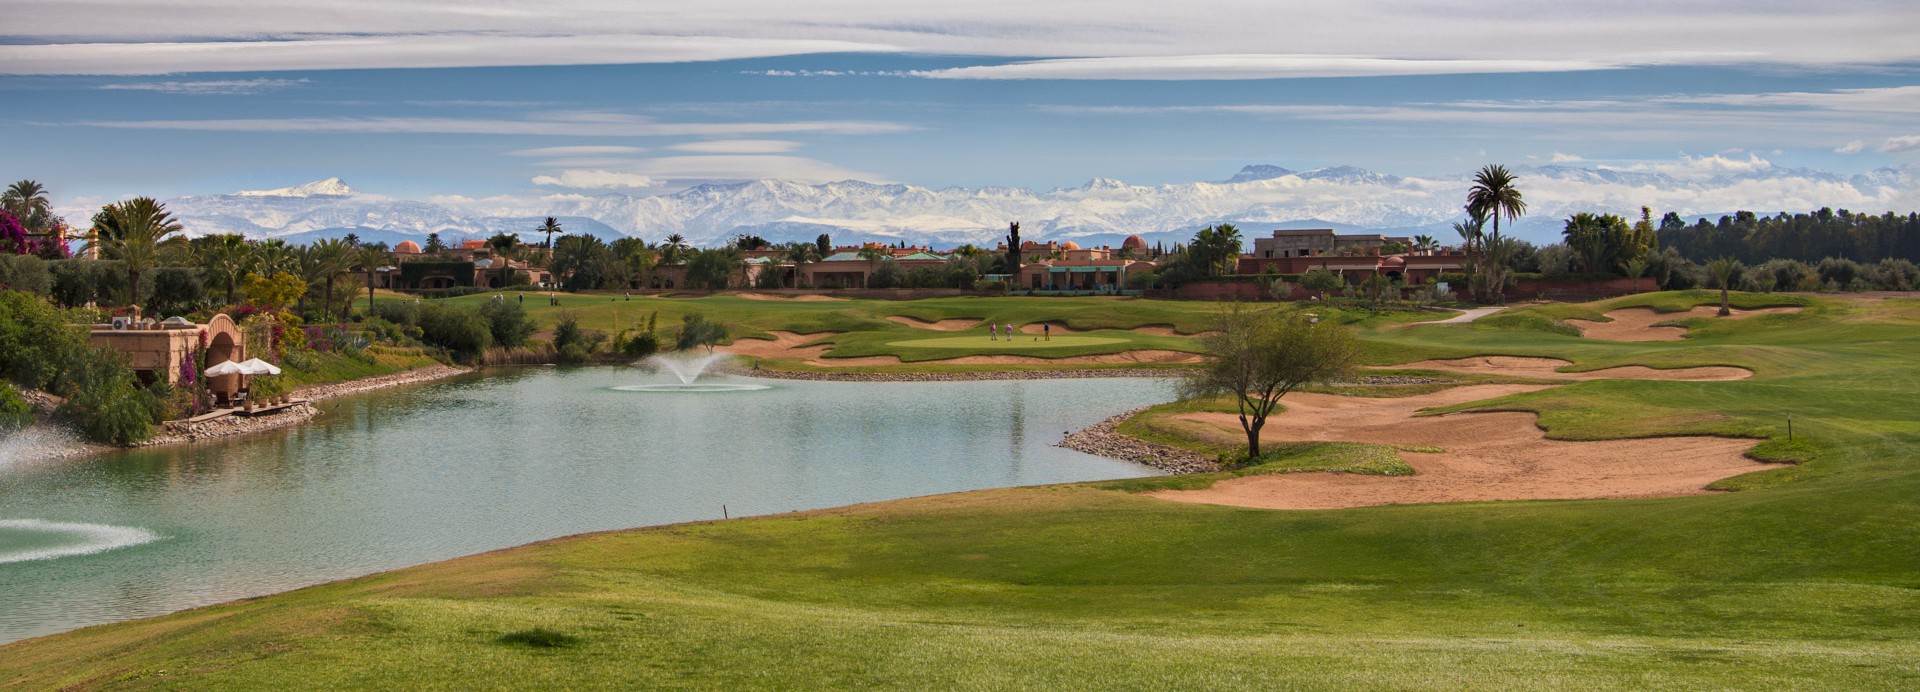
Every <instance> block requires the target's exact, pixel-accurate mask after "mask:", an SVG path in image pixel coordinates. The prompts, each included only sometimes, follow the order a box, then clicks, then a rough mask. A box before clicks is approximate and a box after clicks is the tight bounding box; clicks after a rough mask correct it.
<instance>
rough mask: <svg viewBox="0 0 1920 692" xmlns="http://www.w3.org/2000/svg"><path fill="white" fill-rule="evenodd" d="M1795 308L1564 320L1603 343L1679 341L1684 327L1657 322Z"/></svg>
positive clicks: (1710, 308)
mask: <svg viewBox="0 0 1920 692" xmlns="http://www.w3.org/2000/svg"><path fill="white" fill-rule="evenodd" d="M1800 310H1801V308H1798V307H1779V308H1761V309H1758V310H1738V309H1736V310H1734V311H1733V314H1732V315H1729V316H1727V317H1725V318H1722V317H1720V316H1719V315H1720V306H1718V305H1701V306H1698V307H1695V308H1694V309H1692V310H1687V311H1685V312H1655V311H1654V310H1653V309H1652V308H1622V309H1619V310H1614V311H1612V312H1609V313H1607V317H1608V318H1609V319H1611V320H1613V321H1612V322H1595V321H1593V320H1579V319H1571V320H1567V324H1570V325H1573V326H1574V327H1575V328H1577V329H1579V330H1580V335H1581V336H1584V337H1587V338H1589V339H1601V340H1604V341H1679V340H1680V339H1683V338H1685V337H1686V335H1687V328H1686V327H1673V326H1666V327H1656V326H1654V325H1655V324H1657V323H1660V322H1672V321H1674V320H1684V319H1692V318H1695V317H1709V318H1714V319H1736V320H1737V319H1741V318H1744V317H1752V316H1754V315H1784V314H1793V313H1797V312H1800Z"/></svg>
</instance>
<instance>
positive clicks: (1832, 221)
mask: <svg viewBox="0 0 1920 692" xmlns="http://www.w3.org/2000/svg"><path fill="white" fill-rule="evenodd" d="M1659 238H1660V247H1662V248H1673V249H1674V250H1676V251H1678V252H1679V253H1680V255H1681V256H1682V257H1685V258H1687V259H1690V260H1694V261H1706V260H1708V259H1712V258H1715V257H1733V258H1736V259H1739V260H1740V261H1742V262H1745V263H1748V264H1757V263H1761V262H1765V261H1767V260H1772V259H1791V260H1800V261H1802V262H1819V261H1820V260H1822V259H1826V258H1829V257H1834V258H1842V259H1850V260H1853V261H1855V262H1863V263H1872V262H1878V261H1880V260H1883V259H1906V260H1912V261H1920V213H1909V214H1907V215H1905V216H1900V215H1896V214H1894V213H1893V212H1887V213H1886V214H1882V215H1880V216H1870V215H1867V214H1854V213H1851V212H1848V211H1847V210H1845V209H1842V210H1840V211H1834V210H1832V209H1821V210H1820V211H1816V212H1813V213H1811V214H1793V215H1788V214H1786V213H1784V212H1782V213H1781V214H1779V215H1778V216H1760V215H1756V214H1754V213H1753V212H1747V211H1743V212H1737V213H1735V214H1734V215H1732V216H1722V217H1720V220H1719V221H1718V222H1711V221H1708V220H1706V219H1701V220H1700V221H1699V222H1697V223H1695V224H1693V225H1687V223H1686V222H1685V221H1683V220H1681V219H1680V215H1678V214H1673V213H1669V214H1667V215H1666V217H1664V218H1662V219H1661V220H1660V229H1659Z"/></svg>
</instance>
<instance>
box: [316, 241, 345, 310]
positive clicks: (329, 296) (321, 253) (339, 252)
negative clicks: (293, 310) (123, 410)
mask: <svg viewBox="0 0 1920 692" xmlns="http://www.w3.org/2000/svg"><path fill="white" fill-rule="evenodd" d="M307 250H308V251H309V253H311V254H312V255H313V260H314V263H315V265H316V266H315V271H316V272H318V274H319V275H320V277H322V281H323V282H325V284H326V291H327V292H326V293H324V294H322V295H321V297H320V314H321V319H324V320H326V321H329V322H331V321H333V280H334V279H336V278H339V277H340V275H341V274H345V273H347V272H348V271H350V270H351V269H353V260H354V248H353V246H352V245H350V244H348V243H347V241H345V240H341V239H337V238H330V239H325V240H317V241H314V243H313V244H312V245H309V246H307ZM343 312H344V310H343Z"/></svg>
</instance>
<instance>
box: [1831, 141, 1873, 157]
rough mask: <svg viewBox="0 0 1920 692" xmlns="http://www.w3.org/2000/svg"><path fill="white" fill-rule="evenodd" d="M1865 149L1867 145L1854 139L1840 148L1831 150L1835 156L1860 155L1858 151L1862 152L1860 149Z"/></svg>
mask: <svg viewBox="0 0 1920 692" xmlns="http://www.w3.org/2000/svg"><path fill="white" fill-rule="evenodd" d="M1865 148H1867V143H1866V142H1864V141H1861V140H1858V139H1856V140H1853V141H1851V142H1847V143H1846V144H1842V145H1840V146H1838V147H1834V149H1833V153H1835V154H1858V153H1860V150H1862V149H1865Z"/></svg>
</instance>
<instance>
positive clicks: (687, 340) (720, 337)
mask: <svg viewBox="0 0 1920 692" xmlns="http://www.w3.org/2000/svg"><path fill="white" fill-rule="evenodd" d="M726 338H727V328H726V326H725V325H722V324H720V323H719V322H708V321H707V316H706V315H703V314H700V313H697V312H689V313H687V315H686V316H685V317H682V318H680V338H679V340H678V342H677V343H676V347H677V348H679V349H680V350H683V351H684V350H686V349H690V348H693V347H695V346H705V347H707V352H708V353H712V352H713V347H714V345H715V344H718V343H720V342H721V341H725V340H726Z"/></svg>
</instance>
